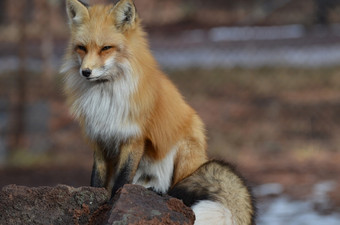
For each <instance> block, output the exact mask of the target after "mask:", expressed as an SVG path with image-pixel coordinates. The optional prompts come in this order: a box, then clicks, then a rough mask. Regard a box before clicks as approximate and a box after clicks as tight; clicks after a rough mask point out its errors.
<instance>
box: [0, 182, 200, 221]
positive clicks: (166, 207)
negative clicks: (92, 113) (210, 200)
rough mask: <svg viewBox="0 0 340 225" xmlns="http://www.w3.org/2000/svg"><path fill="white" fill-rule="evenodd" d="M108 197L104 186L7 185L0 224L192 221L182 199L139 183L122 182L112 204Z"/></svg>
mask: <svg viewBox="0 0 340 225" xmlns="http://www.w3.org/2000/svg"><path fill="white" fill-rule="evenodd" d="M108 200H109V196H108V193H107V191H106V190H105V189H103V188H92V187H81V188H73V187H69V186H65V185H58V186H56V187H37V188H30V187H24V186H16V185H9V186H6V187H4V188H3V189H2V191H0V224H1V225H7V224H9V225H11V224H13V225H14V224H15V225H20V224H25V225H26V224H44V225H45V224H52V225H63V224H68V225H85V224H89V225H102V224H107V225H111V224H121V225H124V224H126V225H127V224H129V225H135V224H136V225H137V224H138V225H141V224H143V225H144V224H145V225H148V224H150V225H153V224H157V225H161V224H167V225H171V224H173V225H175V224H176V225H177V224H178V225H182V224H183V225H186V224H193V223H194V220H195V216H194V214H193V212H192V210H191V209H190V208H188V207H186V206H185V205H184V204H183V203H182V201H180V200H178V199H175V198H171V197H170V196H167V195H165V196H160V195H157V194H156V193H154V192H153V191H149V190H147V189H145V188H144V187H142V186H137V185H125V186H124V187H123V188H122V189H121V190H120V191H119V192H118V193H117V194H116V196H115V198H114V202H113V206H112V205H108V204H106V203H107V201H108ZM111 207H112V208H111Z"/></svg>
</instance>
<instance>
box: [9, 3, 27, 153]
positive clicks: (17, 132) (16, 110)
mask: <svg viewBox="0 0 340 225" xmlns="http://www.w3.org/2000/svg"><path fill="white" fill-rule="evenodd" d="M26 7H27V2H26V0H19V1H17V10H19V11H20V12H21V13H20V14H19V15H20V16H19V18H18V20H17V21H18V23H17V24H18V27H19V32H20V34H19V35H20V37H19V41H18V45H17V46H18V57H19V62H20V63H19V68H18V71H17V74H16V83H15V91H16V92H15V100H14V105H13V107H12V113H11V115H12V118H11V133H12V135H11V137H12V138H11V140H10V148H11V151H15V150H17V149H20V148H23V146H24V134H25V108H26V77H27V75H26V72H27V71H26V59H27V51H26V46H27V37H26V32H25V30H26V18H25V16H26ZM12 153H13V152H12Z"/></svg>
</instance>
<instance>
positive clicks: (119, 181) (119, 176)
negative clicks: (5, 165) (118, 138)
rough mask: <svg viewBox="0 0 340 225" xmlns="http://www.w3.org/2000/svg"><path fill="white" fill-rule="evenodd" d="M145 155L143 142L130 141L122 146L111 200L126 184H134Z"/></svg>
mask: <svg viewBox="0 0 340 225" xmlns="http://www.w3.org/2000/svg"><path fill="white" fill-rule="evenodd" d="M143 153H144V142H143V141H142V140H134V141H129V142H128V143H125V144H123V145H122V146H121V149H120V154H119V161H118V164H117V165H116V170H115V172H114V174H115V176H114V179H113V187H112V191H111V199H112V197H113V196H114V195H115V193H116V192H117V190H118V189H119V188H121V187H123V185H124V184H131V183H132V180H133V177H134V176H135V174H136V171H137V168H138V165H139V162H140V160H141V158H142V156H143Z"/></svg>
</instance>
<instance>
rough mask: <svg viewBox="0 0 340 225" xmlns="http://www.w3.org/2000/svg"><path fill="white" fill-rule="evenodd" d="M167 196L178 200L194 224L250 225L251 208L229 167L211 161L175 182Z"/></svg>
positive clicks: (248, 194)
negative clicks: (194, 219) (191, 214)
mask: <svg viewBox="0 0 340 225" xmlns="http://www.w3.org/2000/svg"><path fill="white" fill-rule="evenodd" d="M169 194H170V195H171V196H173V197H176V198H179V199H182V200H183V202H184V203H185V204H186V205H187V206H190V207H191V208H192V209H193V211H194V213H195V215H196V221H195V225H201V224H202V225H203V224H204V225H206V224H214V225H254V224H255V222H254V218H255V207H254V200H253V197H252V195H251V192H250V190H249V188H248V187H247V185H246V184H245V181H244V179H243V178H242V177H241V176H240V175H239V174H238V173H237V172H236V171H235V170H234V168H233V167H232V166H230V165H229V164H227V163H225V162H222V161H216V160H212V161H209V162H207V163H205V164H203V165H202V166H201V167H200V168H198V169H197V170H196V171H195V172H194V173H193V174H192V175H190V176H188V177H187V178H185V179H183V180H182V181H180V182H179V183H177V184H176V185H175V186H174V187H173V188H172V189H171V190H170V191H169Z"/></svg>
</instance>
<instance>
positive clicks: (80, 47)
mask: <svg viewBox="0 0 340 225" xmlns="http://www.w3.org/2000/svg"><path fill="white" fill-rule="evenodd" d="M76 50H80V51H83V52H86V51H87V49H86V47H85V46H84V45H77V47H76Z"/></svg>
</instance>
